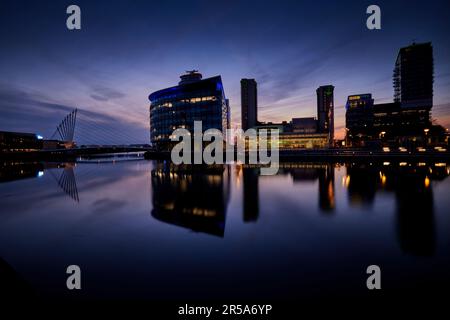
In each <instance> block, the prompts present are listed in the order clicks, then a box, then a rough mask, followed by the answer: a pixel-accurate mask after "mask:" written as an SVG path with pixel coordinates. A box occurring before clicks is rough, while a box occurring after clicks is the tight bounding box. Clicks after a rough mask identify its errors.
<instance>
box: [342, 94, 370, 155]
mask: <svg viewBox="0 0 450 320" xmlns="http://www.w3.org/2000/svg"><path fill="white" fill-rule="evenodd" d="M373 103H374V99H373V98H372V94H370V93H365V94H356V95H351V96H348V98H347V104H346V105H345V127H346V129H347V132H346V138H347V143H348V144H349V145H351V146H354V147H355V146H362V145H364V143H365V141H367V140H368V139H371V138H372V131H373V130H372V129H373Z"/></svg>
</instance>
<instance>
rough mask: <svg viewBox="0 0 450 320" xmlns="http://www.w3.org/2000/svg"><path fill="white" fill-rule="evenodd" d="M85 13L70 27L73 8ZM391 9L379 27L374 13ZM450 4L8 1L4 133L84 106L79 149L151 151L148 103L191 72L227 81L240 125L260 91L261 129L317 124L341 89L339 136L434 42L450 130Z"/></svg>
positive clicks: (3, 6)
mask: <svg viewBox="0 0 450 320" xmlns="http://www.w3.org/2000/svg"><path fill="white" fill-rule="evenodd" d="M71 4H76V5H78V6H79V7H80V9H81V30H68V29H67V27H66V19H67V17H68V16H69V15H68V14H67V13H66V8H67V7H68V6H69V5H71ZM371 4H377V5H378V6H380V8H381V30H369V29H367V27H366V20H367V17H368V16H369V15H368V14H366V9H367V7H368V6H369V5H371ZM449 12H450V2H449V1H448V0H446V1H433V0H428V1H377V2H371V1H370V2H369V1H320V0H318V1H299V0H295V1H285V0H278V1H264V0H259V1H253V0H240V1H234V0H226V1H210V0H208V1H206V0H205V1H193V0H183V1H175V0H165V1H152V0H147V1H139V0H135V1H122V0H114V1H99V0H95V1H92V0H91V1H77V0H71V1H63V0H61V1H57V0H52V1H47V0H40V1H21V0H14V1H9V0H7V1H5V0H0V44H1V45H0V131H1V130H4V131H23V132H35V133H39V134H41V135H43V136H44V137H46V138H49V137H51V136H52V134H53V133H54V131H55V128H56V126H57V125H58V123H59V122H60V121H61V120H62V119H63V117H64V116H65V115H66V114H68V113H69V112H70V110H72V109H74V108H78V109H79V113H78V118H77V126H76V130H75V140H76V141H77V142H78V143H85V144H93V143H115V144H121V143H148V142H149V110H148V108H149V101H148V95H149V94H150V93H151V92H154V91H156V90H159V89H163V88H166V87H170V86H174V85H176V84H177V83H178V81H179V76H180V75H181V74H182V73H184V72H185V71H186V70H191V69H198V70H200V72H201V73H202V74H203V76H204V78H206V77H212V76H215V75H221V76H222V80H223V83H224V88H225V94H226V96H227V98H229V99H230V105H231V118H232V126H233V127H236V126H239V125H240V113H241V110H240V79H241V78H255V79H256V81H257V83H258V103H259V108H258V117H259V120H260V121H274V122H275V121H282V120H287V121H289V120H290V119H291V118H293V117H308V116H311V117H312V116H314V117H315V116H316V89H317V87H319V86H321V85H327V84H332V85H334V86H335V95H334V99H335V117H336V118H335V131H336V136H337V137H338V138H342V137H343V132H344V126H345V108H344V105H345V102H346V100H347V96H348V95H351V94H358V93H372V95H373V97H374V98H375V102H376V103H382V102H390V101H392V100H393V88H392V72H393V68H394V62H395V59H396V56H397V53H398V50H399V49H400V48H401V47H404V46H407V45H409V44H411V43H412V42H413V41H416V42H418V43H420V42H428V41H431V42H432V44H433V48H434V62H435V82H434V106H433V109H432V116H433V118H435V119H437V123H439V124H441V125H443V126H444V127H447V128H449V127H450V90H449V89H450V37H449V36H448V30H450V19H448V16H447V15H448V13H449Z"/></svg>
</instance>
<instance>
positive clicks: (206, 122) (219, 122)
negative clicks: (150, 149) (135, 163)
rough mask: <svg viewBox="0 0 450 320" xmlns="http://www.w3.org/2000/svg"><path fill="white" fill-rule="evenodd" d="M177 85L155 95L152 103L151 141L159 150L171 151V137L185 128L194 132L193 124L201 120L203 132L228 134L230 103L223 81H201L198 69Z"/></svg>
mask: <svg viewBox="0 0 450 320" xmlns="http://www.w3.org/2000/svg"><path fill="white" fill-rule="evenodd" d="M180 78H181V81H180V82H179V84H178V86H175V87H170V88H166V89H162V90H159V91H156V92H153V93H152V94H150V96H149V100H150V139H151V142H152V144H153V145H154V146H156V148H157V149H159V150H169V149H170V147H171V146H172V145H173V143H174V142H171V140H170V135H171V134H172V132H173V131H174V130H175V129H178V128H184V129H187V130H189V131H190V132H191V133H193V130H194V121H202V129H203V131H205V130H208V129H219V130H221V131H222V132H225V130H226V129H227V128H229V127H230V124H229V119H230V117H229V113H230V111H229V104H228V102H227V99H226V97H225V92H224V89H223V85H222V78H221V77H220V76H215V77H212V78H208V79H202V75H201V74H200V73H198V71H197V70H193V71H188V72H187V73H186V74H184V75H182V76H181V77H180Z"/></svg>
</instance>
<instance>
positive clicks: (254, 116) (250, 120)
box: [241, 79, 258, 130]
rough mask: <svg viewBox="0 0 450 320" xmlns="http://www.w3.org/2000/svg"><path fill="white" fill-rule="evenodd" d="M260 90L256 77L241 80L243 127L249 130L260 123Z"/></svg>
mask: <svg viewBox="0 0 450 320" xmlns="http://www.w3.org/2000/svg"><path fill="white" fill-rule="evenodd" d="M257 110H258V92H257V88H256V81H255V79H242V80H241V119H242V129H243V130H247V129H249V128H253V127H255V126H256V125H257V124H258V113H257Z"/></svg>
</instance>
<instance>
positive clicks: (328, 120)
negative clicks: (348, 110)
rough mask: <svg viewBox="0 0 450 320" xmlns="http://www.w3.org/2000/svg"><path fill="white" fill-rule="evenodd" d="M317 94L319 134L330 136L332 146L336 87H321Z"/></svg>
mask: <svg viewBox="0 0 450 320" xmlns="http://www.w3.org/2000/svg"><path fill="white" fill-rule="evenodd" d="M316 92H317V122H318V123H317V124H318V132H319V133H327V134H328V137H329V145H330V146H331V145H333V140H334V94H333V92H334V87H333V86H332V85H327V86H321V87H319V88H318V89H317V91H316Z"/></svg>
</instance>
